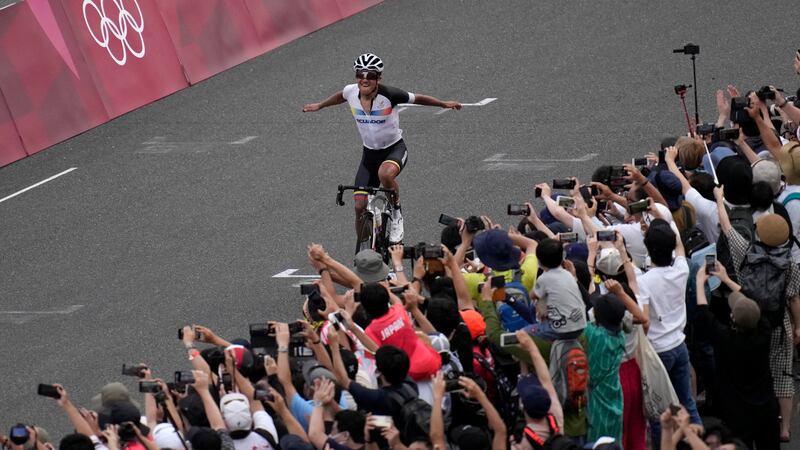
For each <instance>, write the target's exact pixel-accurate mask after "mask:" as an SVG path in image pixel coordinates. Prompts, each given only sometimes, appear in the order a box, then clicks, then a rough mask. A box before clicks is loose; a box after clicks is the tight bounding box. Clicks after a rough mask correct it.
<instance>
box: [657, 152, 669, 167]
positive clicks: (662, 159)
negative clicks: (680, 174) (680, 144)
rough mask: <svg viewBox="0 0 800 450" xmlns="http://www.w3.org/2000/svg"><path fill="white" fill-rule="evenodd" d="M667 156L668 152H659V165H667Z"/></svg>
mask: <svg viewBox="0 0 800 450" xmlns="http://www.w3.org/2000/svg"><path fill="white" fill-rule="evenodd" d="M666 155H667V151H666V150H659V151H658V163H659V164H666V163H667V159H666V158H665V156H666Z"/></svg>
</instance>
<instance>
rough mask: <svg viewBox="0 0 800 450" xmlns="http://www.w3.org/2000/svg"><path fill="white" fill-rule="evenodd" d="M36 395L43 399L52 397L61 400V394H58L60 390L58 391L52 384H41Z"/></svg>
mask: <svg viewBox="0 0 800 450" xmlns="http://www.w3.org/2000/svg"><path fill="white" fill-rule="evenodd" d="M36 393H37V394H39V395H41V396H42V397H50V398H55V399H59V398H61V394H59V393H58V389H56V387H55V386H53V385H52V384H40V385H39V387H38V389H36Z"/></svg>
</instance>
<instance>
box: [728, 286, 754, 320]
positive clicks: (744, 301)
mask: <svg viewBox="0 0 800 450" xmlns="http://www.w3.org/2000/svg"><path fill="white" fill-rule="evenodd" d="M728 306H730V308H731V313H732V314H733V323H734V324H736V328H738V329H740V330H752V329H754V328H755V327H756V326H757V325H758V320H759V319H760V318H761V309H760V308H759V307H758V303H756V302H754V301H753V300H751V299H749V298H747V297H746V296H745V295H744V294H742V293H741V292H739V291H736V292H732V293H731V295H729V296H728Z"/></svg>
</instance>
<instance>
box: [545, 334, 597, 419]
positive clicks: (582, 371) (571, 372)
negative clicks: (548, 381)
mask: <svg viewBox="0 0 800 450" xmlns="http://www.w3.org/2000/svg"><path fill="white" fill-rule="evenodd" d="M550 377H551V378H552V379H553V386H554V387H555V390H556V394H558V399H559V401H561V404H562V405H563V406H564V409H565V410H566V409H569V410H572V411H575V410H578V411H580V410H581V409H583V408H585V407H586V404H587V400H588V397H587V390H588V389H587V388H588V385H589V361H588V359H587V358H586V352H584V351H583V347H581V343H580V342H578V340H577V339H565V340H557V341H554V342H553V346H552V347H551V348H550Z"/></svg>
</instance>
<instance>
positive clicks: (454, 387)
mask: <svg viewBox="0 0 800 450" xmlns="http://www.w3.org/2000/svg"><path fill="white" fill-rule="evenodd" d="M463 389H464V388H463V387H461V384H459V382H458V378H456V379H454V380H447V381H445V382H444V391H445V392H456V391H461V390H463Z"/></svg>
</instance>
